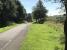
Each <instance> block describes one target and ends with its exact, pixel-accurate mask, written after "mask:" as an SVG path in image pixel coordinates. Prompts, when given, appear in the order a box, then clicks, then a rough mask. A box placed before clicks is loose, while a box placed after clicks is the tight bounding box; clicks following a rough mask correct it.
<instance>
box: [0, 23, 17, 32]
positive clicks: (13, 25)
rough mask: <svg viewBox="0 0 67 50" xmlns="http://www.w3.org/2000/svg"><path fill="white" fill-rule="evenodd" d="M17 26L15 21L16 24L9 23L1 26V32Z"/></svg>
mask: <svg viewBox="0 0 67 50" xmlns="http://www.w3.org/2000/svg"><path fill="white" fill-rule="evenodd" d="M15 26H16V24H15V23H14V24H12V25H9V26H6V27H3V28H0V33H2V32H5V31H7V30H9V29H11V28H13V27H15Z"/></svg>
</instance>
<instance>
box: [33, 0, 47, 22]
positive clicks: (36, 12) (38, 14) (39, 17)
mask: <svg viewBox="0 0 67 50" xmlns="http://www.w3.org/2000/svg"><path fill="white" fill-rule="evenodd" d="M46 13H47V10H46V8H45V7H44V6H43V3H42V1H41V0H39V1H38V3H37V5H36V7H34V9H33V12H32V14H33V18H34V19H36V22H37V23H44V21H45V19H46Z"/></svg>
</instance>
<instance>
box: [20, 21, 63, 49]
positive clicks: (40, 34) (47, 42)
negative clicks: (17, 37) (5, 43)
mask: <svg viewBox="0 0 67 50" xmlns="http://www.w3.org/2000/svg"><path fill="white" fill-rule="evenodd" d="M63 32H64V31H63V25H62V24H60V23H55V22H50V21H49V22H45V23H44V24H32V25H31V28H30V30H29V31H28V34H27V36H26V39H25V40H24V41H23V42H22V43H21V47H20V50H64V34H63ZM61 35H62V36H61Z"/></svg>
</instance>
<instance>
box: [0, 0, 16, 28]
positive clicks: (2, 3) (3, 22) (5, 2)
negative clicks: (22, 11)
mask: <svg viewBox="0 0 67 50" xmlns="http://www.w3.org/2000/svg"><path fill="white" fill-rule="evenodd" d="M15 2H16V0H0V27H3V26H7V25H8V21H10V20H12V18H13V17H15V16H16V4H15Z"/></svg>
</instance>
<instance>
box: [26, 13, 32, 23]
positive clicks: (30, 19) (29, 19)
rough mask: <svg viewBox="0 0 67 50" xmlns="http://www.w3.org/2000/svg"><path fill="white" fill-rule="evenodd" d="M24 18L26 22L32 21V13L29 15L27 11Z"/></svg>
mask: <svg viewBox="0 0 67 50" xmlns="http://www.w3.org/2000/svg"><path fill="white" fill-rule="evenodd" d="M25 20H26V21H27V22H32V15H31V13H28V14H27V16H26V17H25Z"/></svg>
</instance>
